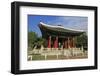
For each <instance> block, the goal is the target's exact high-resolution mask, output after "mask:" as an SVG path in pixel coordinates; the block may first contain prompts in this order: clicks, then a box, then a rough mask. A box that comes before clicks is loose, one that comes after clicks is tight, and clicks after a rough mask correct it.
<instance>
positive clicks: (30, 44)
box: [28, 31, 37, 49]
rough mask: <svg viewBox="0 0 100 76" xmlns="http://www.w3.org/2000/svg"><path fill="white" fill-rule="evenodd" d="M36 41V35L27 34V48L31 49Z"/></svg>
mask: <svg viewBox="0 0 100 76" xmlns="http://www.w3.org/2000/svg"><path fill="white" fill-rule="evenodd" d="M36 41H37V34H36V33H35V32H32V31H31V32H28V47H29V48H31V49H32V48H33V47H34V46H35V43H36Z"/></svg>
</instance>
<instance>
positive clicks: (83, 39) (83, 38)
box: [75, 33, 88, 48]
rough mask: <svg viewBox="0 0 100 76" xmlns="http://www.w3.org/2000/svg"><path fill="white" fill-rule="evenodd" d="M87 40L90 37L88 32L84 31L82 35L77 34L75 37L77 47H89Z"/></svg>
mask: <svg viewBox="0 0 100 76" xmlns="http://www.w3.org/2000/svg"><path fill="white" fill-rule="evenodd" d="M87 42H88V37H87V34H86V33H83V34H82V35H80V36H77V37H76V39H75V44H76V46H77V47H81V46H83V47H84V48H87Z"/></svg>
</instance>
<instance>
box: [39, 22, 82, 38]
mask: <svg viewBox="0 0 100 76" xmlns="http://www.w3.org/2000/svg"><path fill="white" fill-rule="evenodd" d="M39 27H40V29H41V32H42V33H49V34H56V35H58V34H60V35H63V36H64V35H74V36H75V35H80V34H81V33H83V32H84V31H83V30H75V29H70V28H65V27H63V26H53V25H48V24H45V23H43V22H40V23H39ZM52 32H53V33H52Z"/></svg>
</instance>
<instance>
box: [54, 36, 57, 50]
mask: <svg viewBox="0 0 100 76" xmlns="http://www.w3.org/2000/svg"><path fill="white" fill-rule="evenodd" d="M54 48H58V37H56V39H55V41H54Z"/></svg>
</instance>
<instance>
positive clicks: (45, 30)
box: [39, 22, 84, 49]
mask: <svg viewBox="0 0 100 76" xmlns="http://www.w3.org/2000/svg"><path fill="white" fill-rule="evenodd" d="M39 28H40V30H41V32H42V37H43V38H45V39H46V40H47V43H48V45H47V48H59V47H61V46H62V47H63V48H65V49H68V48H75V47H76V45H75V37H76V36H79V35H81V34H82V33H84V31H83V30H75V29H69V28H65V27H63V26H62V25H58V26H54V25H48V24H45V23H43V22H40V23H39ZM60 45H61V46H60Z"/></svg>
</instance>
